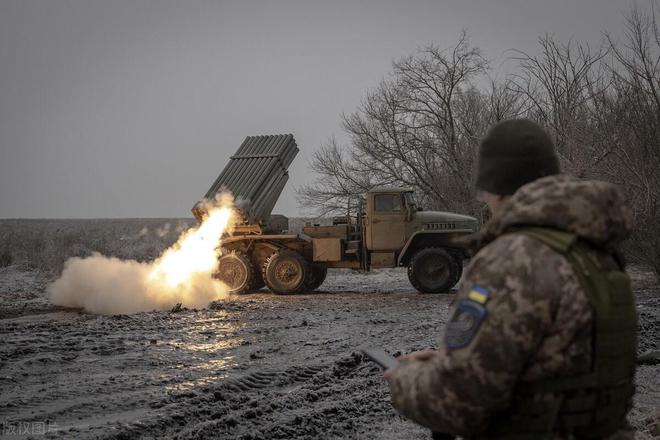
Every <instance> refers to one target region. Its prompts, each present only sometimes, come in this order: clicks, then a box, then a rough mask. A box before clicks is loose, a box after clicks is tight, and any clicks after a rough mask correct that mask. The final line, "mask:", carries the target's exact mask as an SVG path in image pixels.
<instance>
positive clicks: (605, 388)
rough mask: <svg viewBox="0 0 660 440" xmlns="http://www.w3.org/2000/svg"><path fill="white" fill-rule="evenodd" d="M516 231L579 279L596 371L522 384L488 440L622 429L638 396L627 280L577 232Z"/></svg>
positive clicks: (611, 260)
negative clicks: (588, 312) (591, 320)
mask: <svg viewBox="0 0 660 440" xmlns="http://www.w3.org/2000/svg"><path fill="white" fill-rule="evenodd" d="M513 233H516V234H524V235H526V236H528V237H530V238H532V239H534V240H537V241H540V242H542V243H544V244H545V245H547V246H549V247H551V248H552V249H553V250H555V251H556V252H558V253H560V254H561V255H563V256H564V257H565V258H566V259H567V260H568V262H569V263H570V264H571V266H572V267H573V270H574V271H575V273H576V274H577V276H578V278H579V280H580V285H581V287H582V288H583V290H584V292H585V294H586V296H587V298H588V300H589V304H590V305H591V308H592V310H593V314H594V324H593V330H592V347H593V352H592V365H591V371H589V372H588V373H586V374H582V375H578V376H568V377H559V378H549V379H544V380H541V381H536V382H531V383H519V384H518V385H517V387H516V389H515V390H514V393H513V399H512V405H511V407H510V408H509V409H508V410H507V411H505V412H503V413H498V414H495V415H494V417H493V422H492V423H491V426H490V427H489V429H488V430H487V432H486V437H489V438H491V437H492V438H502V439H532V438H533V439H543V438H553V437H554V436H556V435H560V436H566V437H573V438H584V439H596V438H602V437H606V436H608V435H610V434H613V433H615V432H616V431H617V430H619V429H620V428H621V427H623V425H624V421H625V417H626V414H627V412H628V410H629V409H630V405H631V402H632V396H633V394H634V374H635V365H636V353H637V313H636V310H635V302H634V297H633V294H632V289H631V287H630V279H629V277H628V275H627V274H626V273H625V272H624V271H623V268H622V267H621V265H620V264H619V263H618V261H616V260H615V259H614V258H613V256H612V255H611V254H608V253H606V252H604V251H600V250H598V249H596V248H594V247H592V246H590V245H589V244H587V243H584V242H582V241H581V240H579V239H578V237H577V236H576V235H574V234H570V233H567V232H564V231H559V230H555V229H549V228H532V227H530V228H527V227H525V228H521V229H516V230H515V231H514V232H513Z"/></svg>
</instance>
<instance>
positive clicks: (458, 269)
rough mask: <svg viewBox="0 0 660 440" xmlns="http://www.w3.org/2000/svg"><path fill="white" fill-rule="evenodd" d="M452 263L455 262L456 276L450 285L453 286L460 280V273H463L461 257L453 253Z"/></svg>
mask: <svg viewBox="0 0 660 440" xmlns="http://www.w3.org/2000/svg"><path fill="white" fill-rule="evenodd" d="M454 263H456V278H455V279H454V280H453V281H452V283H451V287H454V286H455V285H456V284H457V283H458V282H459V281H460V280H461V275H463V257H462V256H460V255H454Z"/></svg>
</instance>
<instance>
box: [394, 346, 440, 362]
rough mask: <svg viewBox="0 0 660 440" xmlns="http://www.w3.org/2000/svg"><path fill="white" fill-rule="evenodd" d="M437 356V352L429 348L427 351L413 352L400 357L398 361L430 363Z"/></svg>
mask: <svg viewBox="0 0 660 440" xmlns="http://www.w3.org/2000/svg"><path fill="white" fill-rule="evenodd" d="M434 354H435V350H431V349H429V348H427V349H426V350H420V351H413V352H410V353H408V354H404V355H401V356H399V357H398V358H397V359H398V360H400V361H404V360H406V361H428V360H429V359H431V358H432V357H433V356H434Z"/></svg>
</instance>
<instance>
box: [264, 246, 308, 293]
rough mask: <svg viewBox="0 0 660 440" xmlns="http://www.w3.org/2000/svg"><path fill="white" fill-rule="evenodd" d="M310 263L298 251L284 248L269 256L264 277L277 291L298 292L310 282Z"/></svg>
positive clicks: (270, 286)
mask: <svg viewBox="0 0 660 440" xmlns="http://www.w3.org/2000/svg"><path fill="white" fill-rule="evenodd" d="M309 277H310V269H309V264H308V263H307V261H305V259H304V258H303V256H302V255H300V254H299V253H298V252H295V251H292V250H289V249H283V250H281V251H279V252H276V253H274V254H273V255H271V256H270V258H268V260H267V261H266V264H265V265H264V274H263V278H264V281H266V285H267V286H268V288H269V289H270V290H272V291H273V292H275V293H281V294H287V293H297V292H300V291H301V290H302V289H304V286H306V285H307V283H308V282H309Z"/></svg>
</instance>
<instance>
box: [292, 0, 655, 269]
mask: <svg viewBox="0 0 660 440" xmlns="http://www.w3.org/2000/svg"><path fill="white" fill-rule="evenodd" d="M656 9H657V0H653V1H652V2H651V3H650V7H649V8H647V9H640V8H638V7H637V6H635V7H633V8H632V9H631V10H630V11H629V12H628V13H627V14H626V15H625V16H624V17H623V19H624V20H625V23H624V25H625V26H624V31H625V32H624V35H623V37H622V39H621V41H615V40H614V38H612V37H611V36H610V35H608V34H605V36H604V39H603V41H602V43H601V45H600V46H599V47H597V48H595V49H593V48H591V47H589V46H588V45H586V44H582V43H580V42H577V41H573V40H569V41H560V40H559V39H557V38H556V37H554V36H552V35H545V36H542V37H540V38H539V50H538V52H537V53H536V54H529V53H525V52H521V51H516V50H513V51H512V52H511V56H510V61H512V62H513V63H515V69H514V73H512V74H509V75H506V76H505V77H504V78H503V79H496V78H495V77H493V70H492V68H491V66H490V63H489V61H488V60H487V59H486V57H485V56H484V54H483V53H482V51H481V50H480V49H479V48H478V47H475V46H473V45H472V44H471V42H470V40H469V38H468V36H467V34H466V33H465V32H463V33H462V34H461V35H460V36H459V38H458V39H457V41H456V43H455V44H454V45H452V47H450V48H448V49H441V48H440V47H439V46H437V45H430V46H428V47H426V48H424V49H422V50H420V51H418V52H416V53H414V54H412V55H410V56H407V57H404V58H402V59H400V60H397V61H395V62H393V69H392V72H391V75H390V76H389V77H388V78H386V79H384V80H382V81H381V82H380V84H379V85H378V86H377V87H376V88H374V89H373V90H369V91H368V92H367V93H366V94H365V96H364V97H363V99H362V100H361V103H360V105H359V106H358V108H357V109H356V110H355V111H354V112H353V113H351V114H346V115H343V116H342V129H343V130H344V131H345V133H346V134H347V137H348V144H347V145H339V143H338V142H337V141H336V140H335V139H330V140H329V141H328V142H327V143H325V144H323V145H321V147H320V148H319V149H318V150H317V151H316V152H315V154H314V156H313V159H312V161H311V163H310V166H311V169H312V170H313V171H314V172H315V173H316V175H317V179H316V180H315V181H314V182H312V183H310V184H307V185H304V186H302V187H301V188H299V190H298V200H299V202H300V204H301V205H302V206H304V207H307V208H313V209H315V210H316V211H317V212H318V214H320V215H329V214H333V213H340V212H341V213H345V212H346V207H347V205H349V204H351V205H352V206H355V204H356V203H357V199H358V198H359V197H360V195H361V194H363V193H364V192H365V191H367V190H368V189H369V188H371V187H373V186H376V185H405V186H410V187H412V188H414V189H415V190H416V194H417V197H418V199H421V200H419V202H420V204H421V205H423V206H424V207H425V208H429V209H444V210H451V211H456V212H461V213H469V214H472V215H475V216H476V217H477V218H479V219H481V220H482V221H483V220H484V219H485V217H486V216H487V212H486V210H485V207H484V205H483V204H482V203H480V202H478V201H477V200H476V198H475V189H474V184H473V176H474V170H475V165H476V152H477V148H478V145H479V141H480V140H481V138H482V137H483V136H484V135H485V133H486V131H487V130H488V128H489V127H490V126H492V125H493V124H495V123H497V122H498V121H501V120H504V119H509V118H514V117H527V118H530V119H533V120H535V121H537V122H539V123H540V124H541V125H542V126H544V127H545V128H546V129H547V130H548V132H549V133H550V134H551V136H552V137H553V139H554V141H555V145H556V148H557V152H558V154H559V156H560V161H561V164H562V170H563V172H564V173H567V174H572V175H575V176H578V177H581V178H590V179H601V180H606V181H609V182H613V183H615V184H618V185H620V186H621V187H622V188H623V189H624V191H625V192H626V195H627V197H628V199H629V201H630V204H631V206H632V208H633V210H634V213H635V231H634V234H633V237H632V238H631V240H629V244H628V249H627V251H628V255H629V257H630V258H631V259H633V260H636V261H639V262H643V263H646V264H648V265H650V266H651V267H652V268H653V269H654V270H655V273H656V274H657V275H658V277H660V29H659V28H658V23H657V20H656V16H655V13H656Z"/></svg>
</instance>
